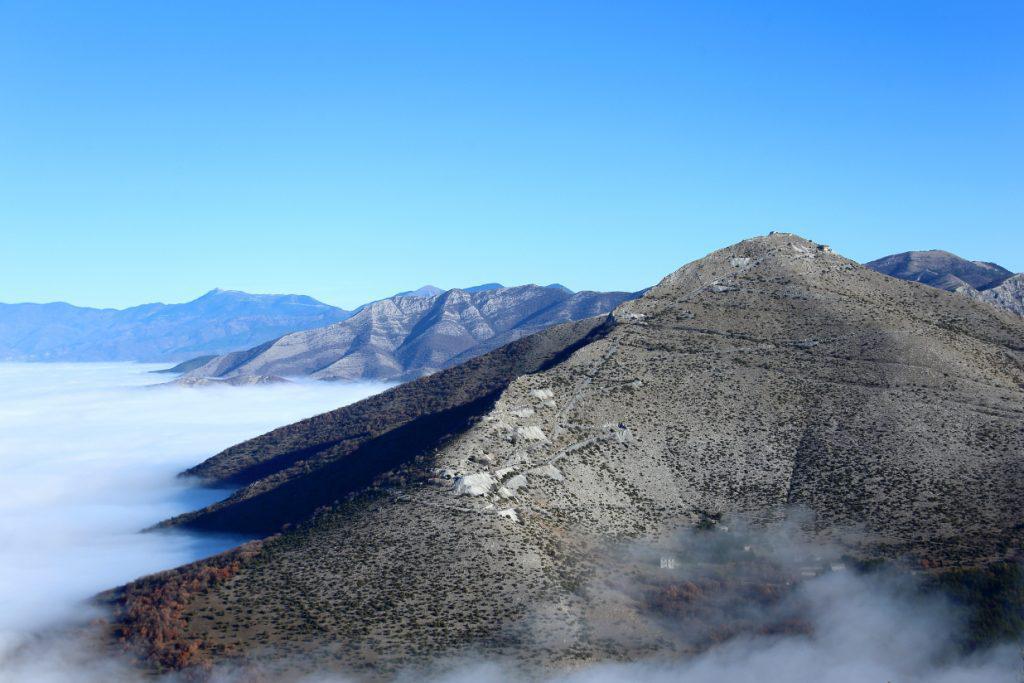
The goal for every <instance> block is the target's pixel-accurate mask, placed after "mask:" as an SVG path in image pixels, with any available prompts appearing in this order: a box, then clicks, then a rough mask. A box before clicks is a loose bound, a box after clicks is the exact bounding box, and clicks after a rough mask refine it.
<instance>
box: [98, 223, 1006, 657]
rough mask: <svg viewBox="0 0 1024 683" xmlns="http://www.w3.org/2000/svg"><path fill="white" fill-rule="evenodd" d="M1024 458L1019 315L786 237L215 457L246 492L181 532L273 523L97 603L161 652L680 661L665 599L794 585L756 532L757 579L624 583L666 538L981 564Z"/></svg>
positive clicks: (922, 564) (745, 597)
mask: <svg viewBox="0 0 1024 683" xmlns="http://www.w3.org/2000/svg"><path fill="white" fill-rule="evenodd" d="M1022 453H1024V320H1021V319H1020V318H1019V317H1017V316H1015V315H1012V314H1010V313H1007V312H1002V311H999V310H997V309H996V308H993V307H990V306H988V305H983V304H982V303H979V302H977V301H975V300H972V299H971V298H969V297H966V296H961V295H958V294H955V293H950V292H946V291H942V290H941V289H937V288H934V287H930V286H925V285H921V284H917V283H913V282H905V281H902V280H899V279H895V278H891V277H887V276H885V275H883V274H880V273H878V272H875V271H874V270H872V269H870V268H866V267H863V266H860V265H858V264H857V263H855V262H853V261H850V260H849V259H846V258H843V257H842V256H839V255H837V254H835V253H832V252H831V250H829V249H828V248H827V247H825V246H824V245H818V244H815V243H813V242H810V241H808V240H805V239H802V238H800V237H797V236H794V235H790V234H785V233H774V234H772V235H769V236H766V237H759V238H755V239H750V240H746V241H744V242H741V243H739V244H736V245H733V246H731V247H728V248H726V249H722V250H720V251H717V252H714V253H712V254H710V255H708V256H707V257H705V258H703V259H701V260H699V261H695V262H693V263H690V264H688V265H686V266H684V267H683V268H681V269H679V270H678V271H676V272H674V273H672V274H671V275H669V276H668V277H666V278H665V279H664V280H662V281H661V282H660V283H659V284H658V285H656V286H655V287H653V288H651V289H650V290H648V291H647V292H646V293H645V294H644V295H643V296H642V297H640V298H638V299H635V300H631V301H627V302H625V303H622V304H621V305H619V306H618V307H616V308H615V310H614V311H613V313H612V314H611V315H610V316H607V317H606V318H604V319H597V320H592V321H582V322H580V323H574V324H570V325H560V326H555V327H552V328H550V329H549V330H547V331H544V332H541V333H539V334H536V335H534V336H532V337H528V338H526V339H523V340H520V341H518V342H516V343H515V344H512V345H508V346H504V347H502V348H500V349H498V350H496V351H494V352H492V353H491V354H488V355H484V356H481V357H479V358H476V359H474V360H473V361H470V362H469V363H466V364H464V365H460V366H457V367H453V368H450V369H448V370H444V371H441V372H438V373H437V374H435V375H432V376H430V377H426V378H423V379H421V380H418V381H416V382H411V383H409V384H406V385H402V386H400V387H396V388H395V389H393V390H391V391H390V392H388V393H385V394H382V395H380V396H377V397H373V398H371V399H367V401H364V402H361V403H358V404H354V405H352V406H348V407H346V408H342V409H340V410H338V411H334V412H332V413H327V414H325V415H321V416H317V417H314V418H311V419H309V420H305V421H303V422H300V423H296V424H295V425H291V426H289V427H285V428H282V429H279V430H275V431H274V432H271V433H269V434H267V435H265V436H262V437H259V438H257V439H254V440H252V441H249V442H246V443H244V444H240V445H239V446H236V447H234V448H232V449H228V450H227V451H225V452H224V453H221V454H219V455H217V456H215V457H214V458H212V459H211V460H209V461H207V462H206V463H203V464H202V465H200V466H198V467H197V468H195V469H194V470H192V471H190V474H192V475H194V476H200V477H203V478H204V479H205V480H206V481H208V482H209V483H211V484H223V483H234V484H241V485H243V488H242V489H241V490H240V491H239V492H238V493H236V494H235V495H234V496H232V497H231V498H229V499H228V500H227V501H225V502H223V503H220V504H217V505H214V506H212V507H211V508H208V509H206V510H203V511H200V512H198V513H196V514H193V515H186V516H184V517H182V518H179V519H176V520H171V521H170V522H169V523H168V524H170V525H176V524H183V525H188V526H192V527H196V528H203V529H213V530H218V531H241V532H248V533H255V534H258V535H260V536H265V538H264V540H262V541H259V542H255V543H253V544H250V545H248V546H246V547H245V548H243V549H242V550H240V551H238V552H236V553H233V554H227V555H222V556H218V557H216V558H212V559H210V560H206V561H202V562H199V563H196V564H194V565H190V566H188V567H184V568H181V569H178V570H174V571H171V572H165V573H163V574H159V575H156V576H153V577H147V578H145V579H141V580H139V581H137V582H134V583H132V584H129V585H128V586H125V587H122V588H121V589H118V590H116V591H113V592H111V593H110V594H108V595H107V596H105V599H106V601H107V603H108V604H109V605H110V606H111V608H112V610H113V613H114V622H113V624H114V625H113V629H114V633H115V634H116V635H117V636H118V637H119V638H121V639H122V640H123V641H124V642H126V643H129V644H131V645H132V647H134V648H135V649H136V651H138V652H140V653H141V654H143V655H144V656H146V657H148V658H149V660H150V661H152V662H156V663H158V665H161V666H173V667H187V666H193V665H203V664H208V663H210V662H218V661H234V662H245V661H247V660H253V659H259V658H269V659H271V660H273V661H276V662H282V664H281V665H282V666H289V667H297V668H299V669H302V668H304V667H309V668H311V669H312V668H316V669H323V668H327V669H331V668H337V669H339V670H355V671H372V672H375V673H382V672H383V673H387V672H388V671H393V670H395V669H397V668H399V667H403V666H407V665H409V664H410V663H415V662H423V661H427V660H428V659H430V658H431V657H434V656H437V655H483V656H486V657H488V658H501V657H509V658H514V659H515V660H516V661H518V662H520V663H525V664H527V665H532V666H536V667H539V668H551V667H556V668H563V667H572V666H575V665H578V664H579V663H583V662H591V661H595V660H603V659H630V658H635V657H639V656H646V655H652V654H663V653H667V652H674V653H680V652H690V651H694V649H696V648H699V647H700V646H701V644H700V643H699V642H695V641H693V640H691V639H684V640H679V639H678V638H676V637H675V636H673V634H671V633H669V632H667V631H666V630H665V629H664V628H663V627H662V622H661V621H660V620H659V619H658V618H656V616H652V615H657V614H664V613H665V612H666V610H667V611H669V612H671V613H673V614H680V613H681V614H687V615H690V617H692V619H693V620H694V621H695V622H700V623H705V622H712V621H714V620H712V619H710V618H705V616H702V614H703V613H702V612H701V611H700V609H701V605H705V604H706V602H704V597H702V596H705V597H706V594H708V593H714V592H715V591H717V593H716V594H720V593H722V591H726V590H727V589H729V587H730V586H731V585H732V584H733V583H738V584H742V586H741V587H740V588H741V589H740V590H739V593H738V594H739V595H740V596H742V601H744V602H747V601H750V600H770V599H772V597H771V596H773V595H776V593H777V592H778V591H779V590H783V587H785V586H788V585H789V584H790V583H792V581H793V580H795V579H793V577H792V576H790V575H788V574H787V573H786V571H788V570H785V568H781V569H780V568H779V567H774V568H773V569H772V570H771V571H768V570H767V569H762V568H761V567H762V565H761V564H759V563H758V562H756V561H753V560H751V559H749V558H757V557H759V556H760V548H758V547H757V546H756V545H754V546H752V545H749V544H748V545H740V546H739V547H736V548H732V549H731V550H729V551H728V552H726V553H725V554H724V555H723V556H722V558H724V559H722V558H720V559H719V560H717V561H718V562H719V563H721V564H722V566H737V565H743V566H747V567H751V568H756V571H753V570H750V571H748V572H747V573H744V574H743V576H744V577H745V578H743V580H742V581H740V580H738V579H736V578H735V577H736V576H737V574H736V573H726V574H723V575H721V576H718V575H713V576H709V578H708V579H707V581H706V582H704V583H702V582H696V583H694V582H687V583H685V584H683V583H680V584H679V585H665V584H664V583H662V584H660V588H658V589H657V590H654V591H653V592H649V591H644V590H640V591H637V590H626V589H623V588H621V586H622V584H623V583H624V578H623V577H629V581H628V583H629V584H630V585H631V586H634V587H635V586H645V585H647V582H648V581H652V580H651V578H650V577H652V576H654V575H660V576H671V572H672V571H674V570H675V566H676V565H675V562H676V560H675V559H674V558H671V557H670V558H665V557H663V556H661V557H659V553H658V551H657V548H658V547H659V544H662V543H666V542H668V539H671V538H672V537H673V536H674V535H675V534H678V533H679V530H680V529H688V528H706V529H711V530H714V529H718V531H709V532H708V533H722V534H726V535H728V534H729V533H730V532H728V530H727V527H729V526H734V522H733V521H732V520H734V519H737V520H744V523H745V524H749V525H752V526H753V527H755V528H757V527H770V526H772V525H774V524H776V523H779V522H780V521H783V520H786V519H790V520H794V521H795V523H796V524H797V525H798V527H799V528H800V530H801V533H802V534H804V535H805V536H806V537H807V538H808V539H810V540H814V541H816V542H819V543H828V544H829V545H830V546H832V547H834V548H837V549H838V550H837V552H838V553H841V554H842V555H843V556H845V558H846V559H845V560H844V561H845V562H874V561H879V560H887V561H893V562H898V563H900V564H902V565H903V566H906V567H912V568H915V569H925V570H927V571H928V572H933V573H943V572H964V571H974V570H979V569H984V568H986V567H991V566H995V565H998V564H999V563H1000V562H1006V561H1013V560H1014V559H1016V558H1019V557H1020V551H1021V548H1022V541H1024V517H1022V515H1021V512H1020V511H1021V509H1024V457H1022ZM636 543H642V544H643V546H644V547H645V548H648V549H649V550H648V552H647V553H646V554H645V553H639V554H638V553H632V552H625V551H623V548H624V547H631V544H636ZM748 543H749V542H748ZM723 552H724V551H723ZM733 552H735V554H729V553H733ZM737 557H738V558H740V559H736V558H737ZM743 558H748V559H743ZM681 561H682V562H686V561H687V560H686V558H682V560H681ZM811 561H812V564H811V565H805V566H804V567H803V569H802V570H801V572H798V574H799V573H802V574H803V575H807V574H808V573H810V574H812V575H813V574H814V573H818V572H821V571H828V568H827V564H826V565H823V564H822V562H824V560H822V559H821V558H812V560H811ZM659 572H660V574H659ZM665 572H668V574H666V573H665ZM729 577H733V578H729ZM751 577H756V579H754V578H751ZM705 583H706V584H707V585H705ZM651 585H658V584H656V583H651ZM652 595H654V596H655V598H651V596H652ZM729 628H731V626H730V627H729ZM737 628H739V627H738V626H737ZM756 628H759V629H768V631H767V632H780V631H778V629H782V630H783V631H784V630H786V629H788V630H791V631H796V632H799V631H800V628H801V626H800V624H799V623H798V622H792V623H787V624H781V625H779V624H776V625H760V626H757V627H756ZM726 630H729V629H728V628H727V629H726Z"/></svg>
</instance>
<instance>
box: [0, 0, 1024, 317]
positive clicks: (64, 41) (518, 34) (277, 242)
mask: <svg viewBox="0 0 1024 683" xmlns="http://www.w3.org/2000/svg"><path fill="white" fill-rule="evenodd" d="M1021 35H1024V3H1021V2H1019V1H1015V2H1005V3H989V2H958V3H949V2H942V1H941V0H936V1H933V2H891V1H889V2H877V3H876V2H850V3H844V2H825V3H822V2H813V3H812V2H806V3H803V2H801V3H797V2H792V3H778V2H756V3H755V2H726V1H720V0H719V1H714V2H710V1H709V2H683V1H678V0H677V1H675V2H642V1H640V2H637V1H634V2H628V3H625V2H624V3H598V2H580V3H575V2H537V3H533V2H517V3H496V2H495V3H491V2H483V1H481V2H438V3H428V2H402V1H396V2H360V3H348V2H281V3H264V2H254V1H252V0H250V1H248V2H244V3H243V2H238V3H233V2H216V3H209V2H188V1H181V0H177V1H175V2H156V1H154V2H103V1H102V0H97V1H95V2H80V1H75V2H66V3H61V2H46V1H45V0H42V1H41V0H3V1H2V2H0V301H50V300H67V301H71V302H73V303H78V304H82V305H103V306H119V307H120V306H126V305H131V304H136V303H141V302H144V301H155V300H163V301H183V300H187V299H190V298H193V297H195V296H197V295H199V294H201V293H202V292H203V291H205V290H207V289H210V288H212V287H225V288H233V289H245V290H248V291H256V292H296V293H306V294H311V295H313V296H316V297H318V298H320V299H323V300H325V301H328V302H330V303H334V304H337V305H342V306H353V305H355V304H358V303H360V302H363V301H366V300H368V299H373V298H377V297H380V296H384V295H387V294H390V293H392V292H394V291H398V290H401V289H410V288H414V287H416V286H419V285H421V284H423V283H426V282H430V283H434V284H437V285H439V286H442V287H452V286H459V285H467V284H474V283H480V282H486V281H501V282H504V283H507V284H514V283H522V282H539V283H548V282H553V281H559V282H563V283H565V284H566V285H568V286H570V287H572V288H574V289H580V288H593V289H637V288H640V287H643V286H646V285H649V284H652V283H654V282H656V281H657V280H658V279H660V278H661V277H662V276H663V275H665V274H666V273H668V272H670V271H671V270H673V269H675V268H677V267H678V266H680V265H682V264H683V263H685V262H687V261H690V260H692V259H694V258H698V257H700V256H702V255H703V254H704V253H706V252H707V251H710V250H711V249H714V248H717V247H721V246H724V245H727V244H729V243H731V242H734V241H737V240H739V239H742V238H744V237H748V236H751V235H755V234H760V233H764V232H767V231H769V230H772V229H783V230H791V231H795V232H799V233H801V234H803V235H805V236H807V237H809V238H811V239H815V240H817V241H820V242H826V243H829V244H831V245H833V246H834V247H835V248H836V249H837V250H838V251H840V252H841V253H844V254H845V255H847V256H850V257H851V258H856V259H859V260H868V259H870V258H874V257H877V256H881V255H884V254H888V253H892V252H895V251H904V250H908V249H925V248H945V249H948V250H950V251H954V252H957V253H959V254H961V255H963V256H966V257H969V258H974V259H986V260H995V261H998V262H1000V263H1002V264H1003V265H1005V266H1007V267H1009V268H1011V269H1014V270H1018V271H1019V270H1024V237H1022V233H1024V221H1022V218H1024V162H1022V160H1024V47H1022V44H1024V41H1021V40H1020V36H1021Z"/></svg>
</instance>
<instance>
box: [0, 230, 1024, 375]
mask: <svg viewBox="0 0 1024 683" xmlns="http://www.w3.org/2000/svg"><path fill="white" fill-rule="evenodd" d="M866 266H867V267H868V268H870V269H872V270H875V271H878V272H880V273H884V274H886V275H890V276H892V277H896V278H899V279H901V280H908V281H912V282H919V283H921V284H925V285H928V286H931V287H936V288H939V289H944V290H946V291H950V292H955V293H958V294H961V295H964V296H967V297H970V298H972V299H975V300H978V301H981V302H984V303H987V304H990V305H992V306H996V307H998V308H1001V309H1003V310H1007V311H1010V312H1013V313H1015V314H1017V315H1024V274H1017V275H1015V274H1014V273H1013V272H1011V271H1009V270H1007V269H1006V268H1003V267H1002V266H999V265H997V264H995V263H989V262H984V261H969V260H967V259H963V258H961V257H959V256H957V255H955V254H951V253H949V252H946V251H939V250H931V251H910V252H905V253H902V254H894V255H891V256H886V257H884V258H881V259H878V260H876V261H872V262H870V263H867V264H866ZM632 296H633V295H632V294H629V293H627V292H605V293H601V292H579V293H574V292H572V290H570V289H568V288H566V287H564V286H563V285H559V284H551V285H547V286H538V285H524V286H522V287H505V286H503V285H501V284H499V283H496V282H490V283H486V284H482V285H476V286H472V287H465V288H460V289H452V290H448V291H445V290H442V289H441V288H439V287H435V286H433V285H425V286H423V287H420V288H419V289H415V290H410V291H404V292H400V293H398V294H396V295H394V296H392V297H390V298H387V299H382V300H379V301H374V302H371V303H368V304H363V305H362V306H359V307H357V308H356V309H354V310H351V311H348V310H345V309H342V308H337V307H335V306H331V305H329V304H325V303H323V302H321V301H317V300H316V299H314V298H312V297H309V296H302V295H295V294H285V295H278V294H249V293H246V292H239V291H232V290H222V289H214V290H212V291H210V292H207V293H206V294H204V295H203V296H201V297H199V298H198V299H195V300H194V301H189V302H187V303H181V304H163V303H152V304H144V305H141V306H135V307H132V308H127V309H123V310H117V309H109V308H107V309H99V308H84V307H79V306H73V305H71V304H67V303H47V304H35V303H17V304H2V303H0V361H124V360H132V361H143V362H178V361H185V362H182V363H181V364H179V365H178V366H176V367H174V368H173V371H174V372H176V373H179V374H184V373H188V375H187V376H186V377H185V378H184V379H186V380H188V383H190V384H200V383H199V382H196V381H195V380H197V379H211V380H216V379H228V378H240V377H250V378H253V377H269V376H275V375H280V376H294V375H305V376H312V377H316V378H319V379H345V380H357V379H386V380H406V379H410V378H413V377H417V376H419V375H422V374H425V373H429V372H433V371H436V370H439V369H442V368H445V367H450V366H451V365H453V364H456V363H459V362H461V361H463V360H465V359H467V358H470V357H472V356H475V355H479V354H480V353H484V352H486V351H488V350H490V349H494V348H497V347H499V346H501V345H502V344H505V343H507V342H509V341H512V340H514V339H518V338H519V337H522V336H524V335H526V334H531V333H533V332H537V331H539V330H542V329H544V328H545V327H548V326H550V325H552V324H555V323H559V322H566V321H570V320H579V319H581V318H584V317H588V316H593V315H600V314H603V313H607V312H609V311H610V310H611V309H613V308H614V307H615V306H616V305H618V304H619V303H621V302H622V301H625V300H626V299H629V298H631V297H632ZM240 381H241V380H238V379H236V381H235V383H239V382H240ZM249 381H251V380H249Z"/></svg>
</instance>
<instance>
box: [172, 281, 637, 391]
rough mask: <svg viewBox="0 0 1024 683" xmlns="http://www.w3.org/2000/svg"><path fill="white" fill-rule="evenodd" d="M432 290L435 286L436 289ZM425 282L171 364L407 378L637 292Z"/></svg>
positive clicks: (215, 371)
mask: <svg viewBox="0 0 1024 683" xmlns="http://www.w3.org/2000/svg"><path fill="white" fill-rule="evenodd" d="M434 289H436V288H434ZM434 289H431V288H422V289H420V290H417V291H416V292H410V293H403V294H399V295H397V296H394V297H391V298H390V299H384V300H382V301H376V302H374V303H371V304H368V305H366V306H362V307H360V308H359V309H358V310H357V311H356V312H355V313H354V314H353V315H352V316H351V317H349V318H347V319H346V320H344V321H342V322H338V323H334V324H332V325H329V326H326V327H319V328H316V329H310V330H303V331H299V332H293V333H292V334H287V335H284V336H282V337H280V338H279V339H275V340H273V341H271V342H267V343H265V344H261V345H258V346H255V347H253V348H250V349H246V350H244V351H237V352H234V353H229V354H225V355H222V356H219V357H216V358H213V359H210V360H208V361H206V362H204V363H201V364H197V363H196V362H195V361H190V362H189V363H188V364H183V365H181V366H178V367H177V368H174V369H175V370H178V371H182V372H186V371H187V373H188V374H187V375H186V376H185V377H183V378H182V380H181V381H183V382H191V381H193V380H195V379H199V378H222V379H237V378H239V377H251V376H257V377H260V376H262V377H267V376H271V377H272V376H299V375H301V376H309V377H313V378H315V379H333V380H370V379H372V380H386V381H404V380H408V379H412V378H415V377H419V376H421V375H424V374H428V373H431V372H435V371H437V370H440V369H442V368H446V367H450V366H452V365H456V364H458V363H461V362H462V361H464V360H467V359H469V358H472V357H474V356H478V355H480V354H482V353H485V352H487V351H490V350H492V349H495V348H498V347H499V346H502V345H503V344H507V343H508V342H511V341H515V340H516V339H519V338H521V337H524V336H526V335H529V334H532V333H534V332H538V331H540V330H543V329H545V328H547V327H550V326H551V325H554V324H557V323H562V322H568V321H573V320H580V319H583V318H589V317H592V316H597V315H602V314H605V313H608V312H609V311H611V310H612V309H613V308H615V307H616V306H617V305H619V304H620V303H622V302H623V301H626V300H627V299H630V298H633V297H635V296H636V295H635V294H631V293H629V292H577V293H573V292H572V291H570V290H569V289H567V288H565V287H563V286H561V285H549V286H547V287H541V286H538V285H524V286H521V287H502V286H501V285H497V284H491V285H482V286H480V287H470V288H467V289H452V290H449V291H447V292H442V293H439V294H434V293H433V291H434Z"/></svg>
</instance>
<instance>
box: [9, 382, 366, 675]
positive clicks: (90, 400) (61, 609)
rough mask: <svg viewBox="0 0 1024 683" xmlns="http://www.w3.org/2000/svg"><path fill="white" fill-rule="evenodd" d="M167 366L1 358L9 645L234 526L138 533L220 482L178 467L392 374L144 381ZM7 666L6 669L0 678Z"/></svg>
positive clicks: (210, 546)
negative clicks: (248, 382) (201, 483)
mask: <svg viewBox="0 0 1024 683" xmlns="http://www.w3.org/2000/svg"><path fill="white" fill-rule="evenodd" d="M157 367H160V366H149V365H138V364H127V363H95V364H93V363H89V364H63V363H62V364H22V363H4V364H0V657H2V656H3V653H4V651H5V650H10V649H11V648H13V647H15V646H17V645H18V644H19V643H21V642H22V640H23V639H24V637H25V636H26V634H28V633H30V632H33V631H35V630H37V629H41V628H46V627H48V626H50V625H53V624H57V623H61V622H64V621H66V620H69V619H73V618H81V617H83V616H88V614H87V612H86V611H85V607H84V605H83V602H84V601H85V600H87V599H88V598H89V597H90V596H92V595H94V594H95V593H97V592H98V591H100V590H103V589H106V588H110V587H113V586H116V585H119V584H122V583H124V582H126V581H129V580H131V579H134V578H136V577H138V576H141V575H144V574H148V573H152V572H154V571H159V570H162V569H168V568H171V567H174V566H177V565H179V564H182V563H185V562H189V561H191V560H194V559H196V558H198V557H201V556H205V555H209V554H211V553H213V552H217V551H219V550H222V549H224V548H226V547H230V546H231V545H234V544H235V542H237V539H230V538H223V537H220V538H217V537H210V536H197V535H193V534H187V533H182V532H160V533H146V534H140V533H138V532H139V530H140V529H142V528H144V527H147V526H149V525H151V524H153V523H155V522H157V521H160V520H161V519H164V518H166V517H169V516H171V515H174V514H177V513H180V512H184V511H186V510H190V509H194V508H196V507H198V506H201V505H204V504H207V503H210V502H213V501H214V500H216V499H217V498H219V497H222V496H223V495H224V492H216V491H208V490H202V489H197V488H194V487H192V486H190V485H188V484H187V483H186V482H184V481H181V480H179V479H176V475H177V473H178V472H180V471H181V470H183V469H185V468H186V467H189V466H191V465H194V464H196V463H198V462H200V461H201V460H203V459H204V458H206V457H209V456H210V455H212V454H214V453H216V452H217V451H219V450H221V449H223V448H225V447H227V446H230V445H232V444H234V443H237V442H238V441H241V440H243V439H245V438H248V437H252V436H256V435H258V434H261V433H263V432H265V431H267V430H268V429H271V428H273V427H277V426H280V425H283V424H287V423H289V422H293V421H295V420H298V419H301V418H303V417H308V416H310V415H313V414H316V413H319V412H323V411H325V410H330V409H332V408H336V407H338V406H340V405H344V404H346V403H351V402H352V401H355V400H358V399H360V398H363V397H365V396H367V395H370V394H372V393H376V392H377V391H380V390H382V389H383V388H385V385H379V384H338V383H325V382H315V383H314V382H309V383H292V384H281V385H263V386H255V387H216V386H215V387H203V388H182V387H174V386H165V387H155V388H147V386H146V385H151V384H154V383H157V382H164V381H167V379H169V377H168V376H167V375H153V374H149V372H148V371H149V370H152V369H155V368H157ZM3 678H4V677H3V672H2V670H0V679H3Z"/></svg>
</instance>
